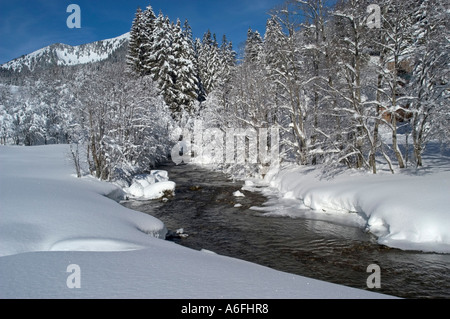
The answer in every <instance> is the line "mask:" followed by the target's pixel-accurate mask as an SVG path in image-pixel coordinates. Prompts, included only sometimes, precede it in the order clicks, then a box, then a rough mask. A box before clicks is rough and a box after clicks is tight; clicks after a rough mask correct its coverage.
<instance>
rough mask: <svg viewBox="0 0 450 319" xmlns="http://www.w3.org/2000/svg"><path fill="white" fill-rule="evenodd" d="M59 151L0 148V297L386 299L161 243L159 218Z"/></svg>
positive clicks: (63, 149) (162, 233)
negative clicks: (80, 172) (78, 169)
mask: <svg viewBox="0 0 450 319" xmlns="http://www.w3.org/2000/svg"><path fill="white" fill-rule="evenodd" d="M67 154H68V147H67V146H41V147H27V148H26V147H6V146H1V147H0V278H1V279H0V298H177V299H178V298H207V299H216V298H245V299H247V298H250V299H253V298H287V299H292V298H386V297H388V296H385V295H380V294H377V293H373V292H370V291H365V290H358V289H353V288H348V287H344V286H340V285H335V284H331V283H326V282H323V281H318V280H314V279H309V278H305V277H301V276H297V275H292V274H288V273H283V272H279V271H275V270H272V269H269V268H266V267H263V266H259V265H255V264H252V263H248V262H245V261H242V260H238V259H233V258H229V257H224V256H220V255H216V254H211V253H208V252H207V251H195V250H191V249H188V248H185V247H182V246H179V245H177V244H174V243H171V242H168V241H165V240H162V239H161V237H164V236H165V233H166V229H165V226H164V224H163V223H162V222H161V221H159V220H157V219H155V218H153V217H151V216H149V215H146V214H143V213H139V212H135V211H132V210H129V209H126V208H124V207H122V206H121V205H120V204H118V203H117V202H116V201H114V200H112V199H111V198H120V197H121V196H123V192H122V191H121V190H120V189H119V188H118V187H117V186H114V185H112V184H109V183H104V182H99V181H97V180H96V179H93V178H82V179H77V178H75V177H74V175H73V173H74V170H73V169H72V167H71V163H70V160H69V159H68V158H69V157H68V155H67ZM158 237H159V238H158ZM368 275H369V274H368Z"/></svg>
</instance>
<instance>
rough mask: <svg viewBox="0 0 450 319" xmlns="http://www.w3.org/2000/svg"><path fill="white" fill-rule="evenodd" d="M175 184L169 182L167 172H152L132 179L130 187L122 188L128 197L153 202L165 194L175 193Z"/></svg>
mask: <svg viewBox="0 0 450 319" xmlns="http://www.w3.org/2000/svg"><path fill="white" fill-rule="evenodd" d="M175 187H176V184H175V183H174V182H172V181H169V176H168V172H167V171H162V170H153V171H151V172H150V174H142V175H138V176H136V177H134V178H133V181H132V182H131V185H130V187H127V188H124V191H125V192H126V193H127V194H128V196H129V197H132V198H135V199H144V200H153V199H159V198H161V197H163V196H164V195H165V194H167V193H170V194H174V193H175Z"/></svg>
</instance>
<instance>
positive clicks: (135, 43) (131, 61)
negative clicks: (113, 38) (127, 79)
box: [126, 8, 144, 74]
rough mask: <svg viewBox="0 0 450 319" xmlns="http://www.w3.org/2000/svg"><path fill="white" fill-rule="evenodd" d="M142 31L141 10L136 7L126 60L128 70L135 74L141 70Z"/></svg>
mask: <svg viewBox="0 0 450 319" xmlns="http://www.w3.org/2000/svg"><path fill="white" fill-rule="evenodd" d="M143 32H144V30H143V13H142V10H141V9H140V8H138V9H137V11H136V15H135V18H134V21H133V25H132V27H131V31H130V41H129V44H128V54H127V62H126V63H127V66H128V70H129V71H131V72H134V73H136V74H142V72H143V65H142V63H143V43H144V34H143Z"/></svg>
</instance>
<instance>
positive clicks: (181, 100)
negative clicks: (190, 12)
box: [172, 20, 198, 113]
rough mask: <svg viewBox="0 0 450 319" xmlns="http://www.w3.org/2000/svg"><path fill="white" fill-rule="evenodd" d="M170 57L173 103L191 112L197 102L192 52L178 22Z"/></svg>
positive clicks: (189, 40)
mask: <svg viewBox="0 0 450 319" xmlns="http://www.w3.org/2000/svg"><path fill="white" fill-rule="evenodd" d="M172 55H173V57H174V63H175V68H176V74H175V77H176V78H175V83H174V87H173V90H174V94H175V96H176V97H175V100H174V101H173V103H175V104H177V105H178V106H179V107H182V108H184V109H185V110H186V111H187V112H189V113H190V112H191V111H192V109H193V106H194V103H195V101H196V100H197V98H198V96H197V80H196V77H195V62H194V59H195V58H194V50H193V47H192V42H191V39H189V38H186V36H185V35H184V34H183V30H182V29H181V22H180V20H178V21H177V24H176V25H175V27H174V33H173V43H172Z"/></svg>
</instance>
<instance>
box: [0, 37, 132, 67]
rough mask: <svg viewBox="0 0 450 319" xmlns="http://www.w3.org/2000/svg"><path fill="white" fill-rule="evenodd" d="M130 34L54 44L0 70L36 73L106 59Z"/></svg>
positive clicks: (24, 56)
mask: <svg viewBox="0 0 450 319" xmlns="http://www.w3.org/2000/svg"><path fill="white" fill-rule="evenodd" d="M129 38H130V33H129V32H128V33H125V34H123V35H121V36H119V37H116V38H112V39H106V40H101V41H96V42H92V43H87V44H82V45H79V46H71V45H67V44H61V43H56V44H52V45H50V46H47V47H45V48H42V49H39V50H37V51H35V52H32V53H30V54H27V55H23V56H21V57H19V58H17V59H14V60H12V61H9V62H7V63H5V64H3V65H1V66H0V68H2V69H4V70H8V71H13V72H22V71H31V72H33V71H36V70H38V69H45V68H48V67H52V66H73V65H80V64H87V63H93V62H100V61H103V60H106V59H108V58H109V57H111V55H112V54H113V53H114V52H116V51H117V50H118V49H120V48H122V47H123V46H124V45H127V44H128V41H129Z"/></svg>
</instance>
